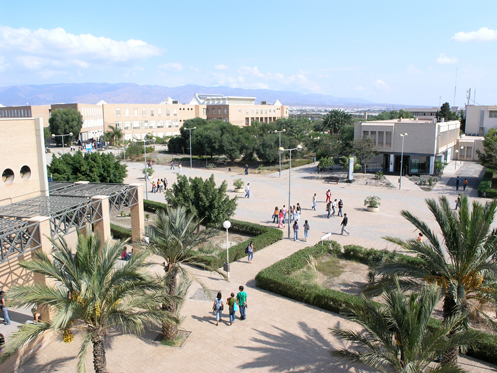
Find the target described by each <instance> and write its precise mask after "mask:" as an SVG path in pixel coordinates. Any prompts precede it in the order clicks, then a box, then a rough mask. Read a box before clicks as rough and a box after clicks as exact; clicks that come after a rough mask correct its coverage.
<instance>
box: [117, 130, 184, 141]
mask: <svg viewBox="0 0 497 373" xmlns="http://www.w3.org/2000/svg"><path fill="white" fill-rule="evenodd" d="M149 134H151V135H152V136H155V137H164V136H167V137H171V136H179V132H178V131H174V132H151V133H134V134H131V133H127V134H125V135H124V140H133V139H134V140H142V139H145V137H146V136H147V135H149Z"/></svg>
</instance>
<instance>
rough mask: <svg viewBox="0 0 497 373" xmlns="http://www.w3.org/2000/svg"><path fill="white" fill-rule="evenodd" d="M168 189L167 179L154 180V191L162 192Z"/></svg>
mask: <svg viewBox="0 0 497 373" xmlns="http://www.w3.org/2000/svg"><path fill="white" fill-rule="evenodd" d="M166 189H167V179H166V178H164V179H157V183H156V182H155V181H152V193H162V192H165V191H166Z"/></svg>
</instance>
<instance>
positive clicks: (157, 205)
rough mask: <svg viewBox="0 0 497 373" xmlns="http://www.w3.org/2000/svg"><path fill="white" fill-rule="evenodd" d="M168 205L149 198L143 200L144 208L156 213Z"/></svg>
mask: <svg viewBox="0 0 497 373" xmlns="http://www.w3.org/2000/svg"><path fill="white" fill-rule="evenodd" d="M166 207H167V205H166V204H165V203H162V202H156V201H151V200H149V199H144V200H143V209H144V210H145V211H147V212H151V213H154V214H155V212H156V211H157V210H159V209H164V210H165V209H166Z"/></svg>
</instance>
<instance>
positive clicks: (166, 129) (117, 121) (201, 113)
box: [102, 98, 207, 140]
mask: <svg viewBox="0 0 497 373" xmlns="http://www.w3.org/2000/svg"><path fill="white" fill-rule="evenodd" d="M102 106H103V113H104V122H105V130H106V131H107V130H109V126H115V127H117V128H120V129H122V130H123V132H124V139H125V140H133V139H136V140H141V139H144V138H145V136H146V135H147V134H151V135H153V136H157V137H170V136H178V135H179V134H180V133H179V129H180V127H181V126H182V125H183V123H184V122H185V121H186V120H188V119H193V118H197V117H199V118H203V119H207V118H206V106H205V105H184V104H178V102H177V101H173V100H172V99H170V98H168V99H167V100H165V101H163V102H161V103H160V104H107V103H104V104H103V105H102Z"/></svg>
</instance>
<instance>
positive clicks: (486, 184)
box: [478, 168, 497, 198]
mask: <svg viewBox="0 0 497 373" xmlns="http://www.w3.org/2000/svg"><path fill="white" fill-rule="evenodd" d="M494 173H495V172H494V170H491V169H489V168H487V169H486V170H485V175H483V177H482V179H481V181H480V184H478V197H483V194H484V193H485V197H487V198H497V190H492V179H493V177H494Z"/></svg>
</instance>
